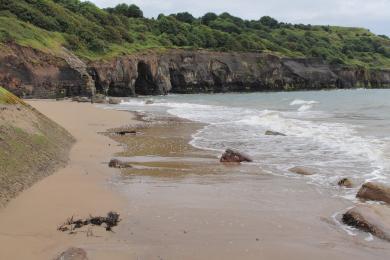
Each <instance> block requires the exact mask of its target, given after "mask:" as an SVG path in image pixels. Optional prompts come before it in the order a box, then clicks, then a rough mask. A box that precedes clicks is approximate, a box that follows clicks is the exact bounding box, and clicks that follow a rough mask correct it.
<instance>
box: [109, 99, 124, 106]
mask: <svg viewBox="0 0 390 260" xmlns="http://www.w3.org/2000/svg"><path fill="white" fill-rule="evenodd" d="M121 102H122V100H121V99H120V98H109V99H108V103H109V104H111V105H118V104H120V103H121Z"/></svg>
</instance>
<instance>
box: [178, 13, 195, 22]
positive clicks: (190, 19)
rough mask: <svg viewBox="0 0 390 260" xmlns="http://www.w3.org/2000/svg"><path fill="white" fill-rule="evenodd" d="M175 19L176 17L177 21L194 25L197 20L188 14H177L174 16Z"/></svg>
mask: <svg viewBox="0 0 390 260" xmlns="http://www.w3.org/2000/svg"><path fill="white" fill-rule="evenodd" d="M173 17H175V18H176V20H178V21H180V22H183V23H192V22H194V21H195V20H196V19H195V17H194V16H192V14H190V13H188V12H183V13H177V14H175V15H173Z"/></svg>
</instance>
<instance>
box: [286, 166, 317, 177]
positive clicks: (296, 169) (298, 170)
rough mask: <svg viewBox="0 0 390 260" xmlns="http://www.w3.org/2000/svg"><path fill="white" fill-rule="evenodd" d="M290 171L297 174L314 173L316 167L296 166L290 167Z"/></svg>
mask: <svg viewBox="0 0 390 260" xmlns="http://www.w3.org/2000/svg"><path fill="white" fill-rule="evenodd" d="M289 171H290V172H293V173H296V174H300V175H314V174H315V172H314V169H312V168H308V167H304V166H296V167H293V168H291V169H289Z"/></svg>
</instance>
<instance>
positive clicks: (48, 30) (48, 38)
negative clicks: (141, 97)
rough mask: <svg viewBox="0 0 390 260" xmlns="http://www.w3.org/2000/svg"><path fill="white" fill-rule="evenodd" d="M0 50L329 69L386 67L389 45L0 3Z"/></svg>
mask: <svg viewBox="0 0 390 260" xmlns="http://www.w3.org/2000/svg"><path fill="white" fill-rule="evenodd" d="M1 9H2V10H3V11H0V44H1V42H3V43H5V42H7V41H16V42H17V43H18V44H21V45H23V46H31V47H33V48H36V49H39V50H43V51H46V52H51V53H56V52H59V51H60V47H61V46H66V47H68V48H70V49H72V50H73V51H74V52H75V53H76V54H77V55H78V56H79V57H81V58H84V59H86V60H98V59H110V58H112V57H115V56H118V55H123V54H130V53H134V52H140V51H145V50H150V49H153V50H156V49H157V50H164V49H166V48H195V49H198V48H203V49H212V50H221V51H267V52H272V53H275V54H279V55H281V56H288V57H321V58H324V59H326V60H328V61H329V62H336V63H341V64H346V65H352V66H360V67H371V68H390V39H388V38H386V37H381V36H377V35H375V34H373V33H371V32H370V31H369V30H367V29H363V28H346V27H337V26H305V25H291V24H278V25H277V26H268V25H263V24H261V23H260V22H259V21H260V20H259V21H245V20H242V19H239V18H237V17H232V16H229V15H226V14H225V15H223V14H222V15H220V16H219V18H218V23H216V22H211V23H210V24H207V25H206V24H203V23H202V22H201V20H200V19H195V20H194V21H193V22H191V23H186V22H182V21H179V20H177V19H175V18H173V17H163V18H161V19H158V20H154V19H143V18H128V17H125V16H122V15H118V14H112V13H108V12H107V11H105V10H102V9H99V8H97V7H96V6H94V5H93V4H91V3H83V2H80V1H78V0H40V1H37V0H12V1H11V0H3V2H2V3H0V10H1Z"/></svg>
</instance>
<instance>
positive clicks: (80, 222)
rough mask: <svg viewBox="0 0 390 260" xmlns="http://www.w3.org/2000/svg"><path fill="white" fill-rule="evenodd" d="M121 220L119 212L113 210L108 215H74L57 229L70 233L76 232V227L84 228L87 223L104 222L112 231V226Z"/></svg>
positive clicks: (99, 224) (95, 224)
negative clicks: (86, 216)
mask: <svg viewBox="0 0 390 260" xmlns="http://www.w3.org/2000/svg"><path fill="white" fill-rule="evenodd" d="M119 221H120V219H119V214H118V213H116V212H113V211H111V212H109V213H108V214H107V217H93V216H90V217H89V218H87V219H74V218H73V216H72V217H71V218H69V219H68V220H67V221H66V222H65V223H64V224H62V225H61V226H59V227H58V228H57V230H59V231H62V232H66V231H69V232H70V233H74V230H75V229H79V228H82V227H83V226H87V225H94V226H101V225H102V224H105V225H106V230H107V231H112V227H115V226H117V225H118V222H119Z"/></svg>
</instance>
